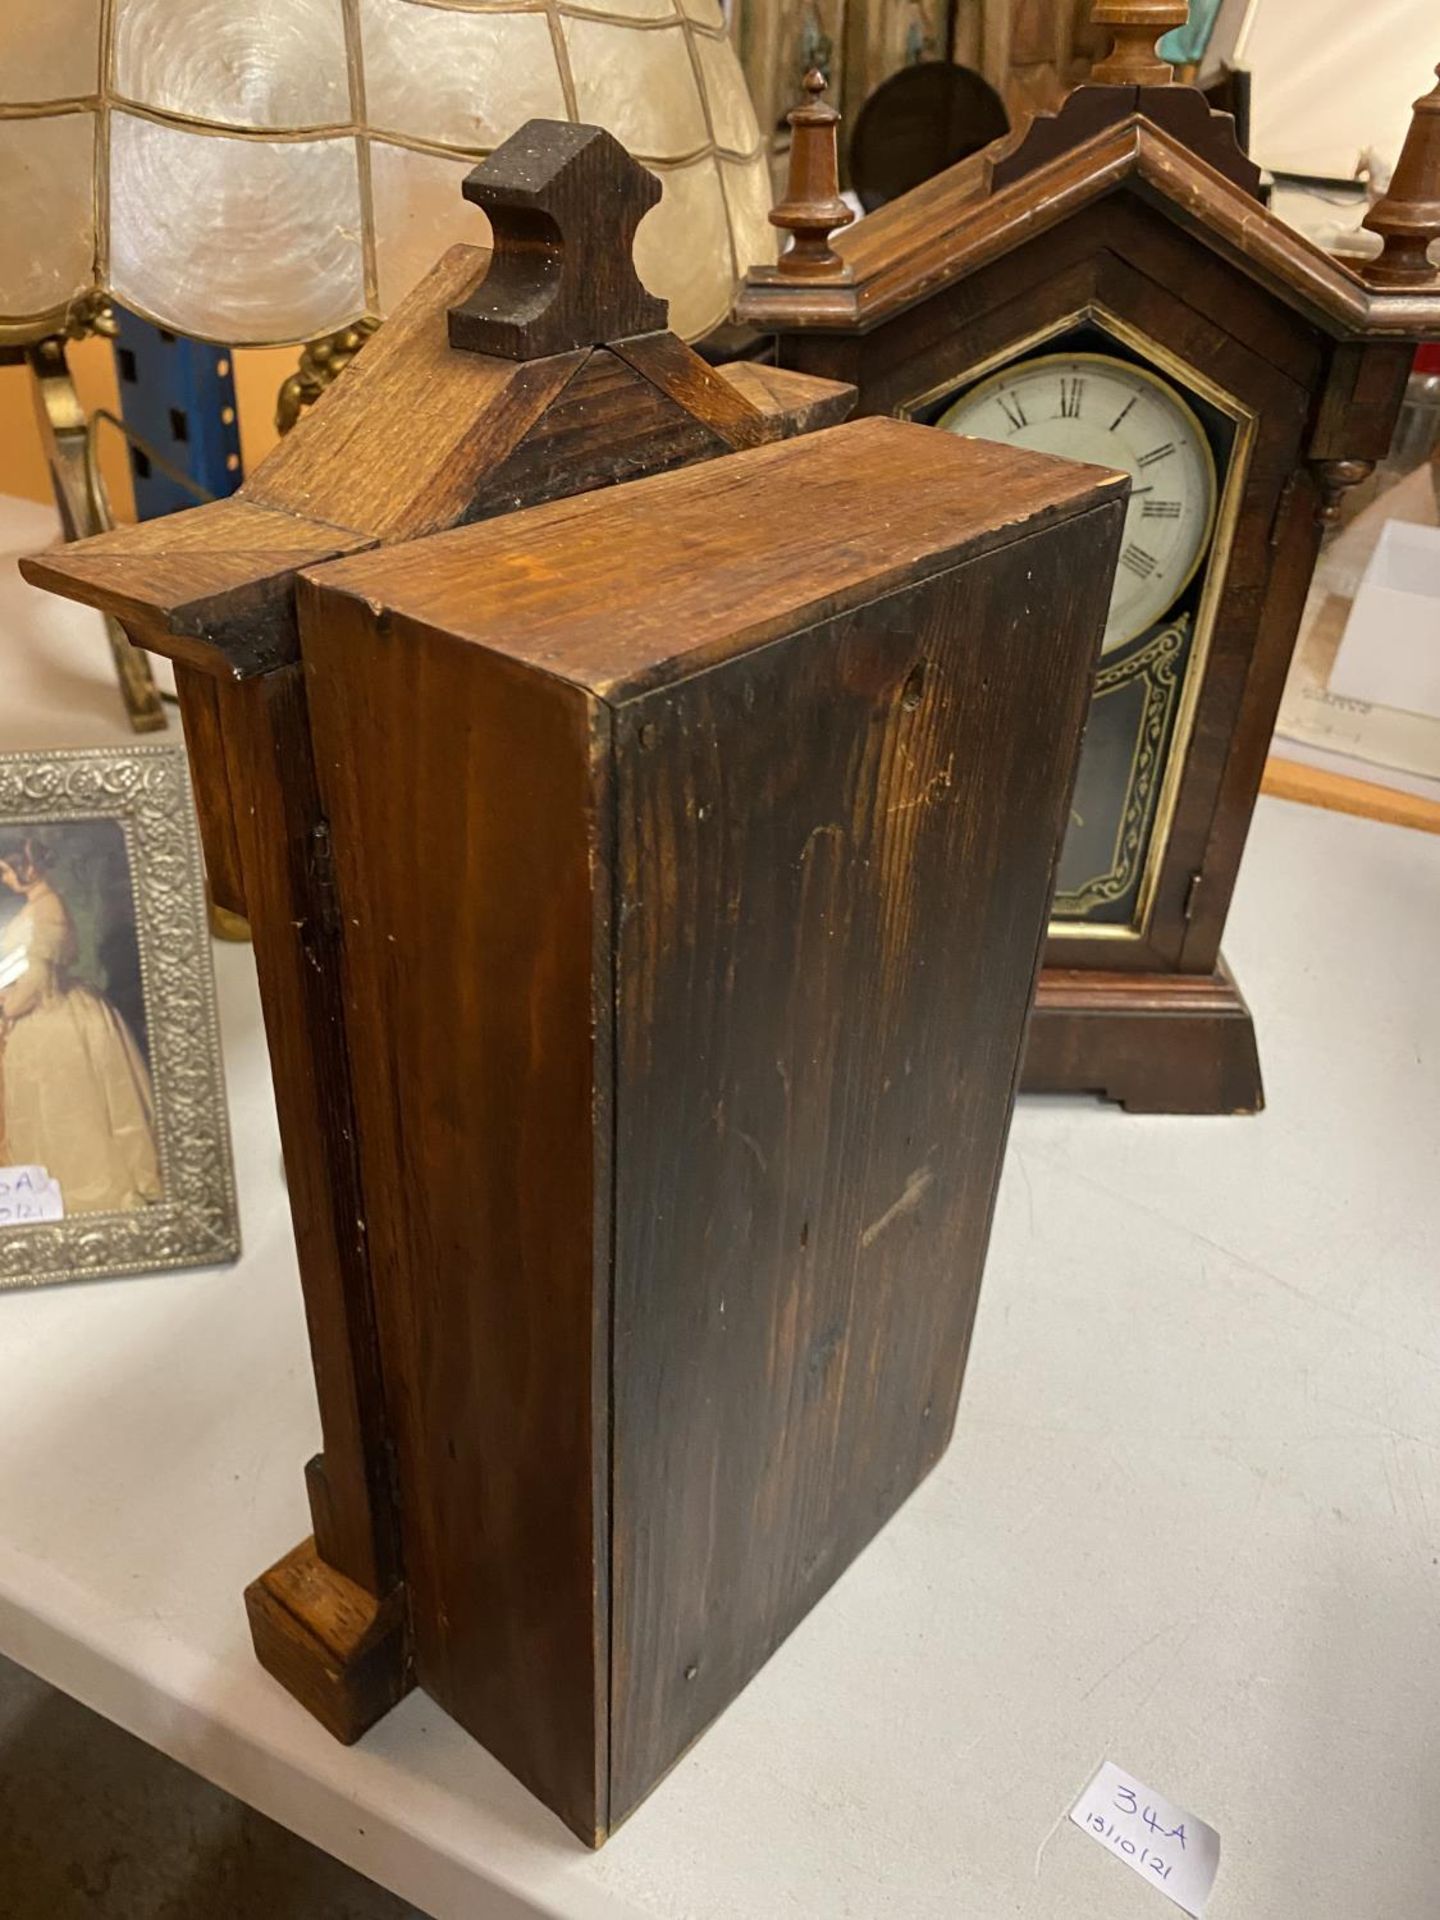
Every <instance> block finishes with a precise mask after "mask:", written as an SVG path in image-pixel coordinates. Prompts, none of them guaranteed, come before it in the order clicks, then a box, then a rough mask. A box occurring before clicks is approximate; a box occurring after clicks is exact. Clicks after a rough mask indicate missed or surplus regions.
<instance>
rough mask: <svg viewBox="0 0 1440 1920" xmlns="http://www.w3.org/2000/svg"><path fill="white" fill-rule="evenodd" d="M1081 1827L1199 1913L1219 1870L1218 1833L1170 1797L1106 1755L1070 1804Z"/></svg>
mask: <svg viewBox="0 0 1440 1920" xmlns="http://www.w3.org/2000/svg"><path fill="white" fill-rule="evenodd" d="M1070 1818H1071V1819H1072V1820H1073V1821H1074V1822H1075V1824H1076V1826H1077V1827H1079V1828H1080V1830H1081V1832H1082V1833H1088V1834H1089V1835H1090V1837H1091V1839H1092V1840H1098V1841H1099V1842H1100V1844H1101V1846H1102V1847H1106V1848H1108V1849H1109V1851H1110V1852H1111V1853H1113V1854H1114V1855H1115V1858H1116V1859H1117V1860H1122V1861H1123V1862H1124V1863H1125V1865H1126V1866H1127V1867H1129V1868H1130V1869H1131V1870H1132V1871H1133V1872H1135V1873H1138V1874H1139V1875H1140V1877H1141V1879H1142V1880H1148V1881H1149V1882H1150V1884H1151V1885H1152V1886H1153V1887H1154V1888H1155V1889H1156V1891H1157V1892H1159V1893H1163V1894H1164V1895H1165V1896H1166V1898H1167V1899H1169V1900H1173V1901H1174V1902H1175V1905H1176V1906H1177V1907H1180V1908H1182V1909H1183V1910H1184V1912H1186V1913H1188V1914H1192V1915H1194V1916H1195V1920H1199V1916H1200V1915H1201V1914H1203V1913H1204V1911H1205V1902H1206V1901H1207V1900H1208V1899H1209V1898H1210V1890H1211V1888H1212V1887H1213V1886H1214V1885H1215V1875H1216V1874H1217V1873H1218V1872H1219V1870H1220V1836H1219V1834H1218V1833H1217V1832H1216V1831H1215V1829H1214V1828H1213V1827H1209V1826H1207V1825H1206V1824H1205V1822H1204V1821H1203V1820H1197V1819H1196V1818H1195V1816H1194V1814H1193V1813H1186V1811H1185V1809H1184V1808H1183V1807H1177V1806H1176V1805H1175V1803H1174V1801H1173V1800H1167V1799H1165V1797H1164V1796H1163V1794H1158V1793H1156V1792H1155V1790H1154V1788H1153V1787H1146V1786H1142V1785H1141V1783H1140V1782H1139V1781H1138V1780H1137V1779H1136V1778H1135V1776H1134V1775H1133V1774H1130V1773H1126V1772H1125V1770H1124V1769H1123V1768H1122V1767H1117V1766H1116V1765H1115V1762H1114V1761H1113V1760H1107V1761H1106V1762H1105V1764H1104V1765H1103V1766H1102V1767H1101V1769H1100V1771H1099V1772H1098V1773H1097V1774H1096V1776H1095V1778H1094V1779H1093V1780H1092V1781H1091V1782H1090V1784H1089V1786H1088V1787H1087V1788H1086V1789H1085V1791H1084V1793H1082V1794H1081V1796H1080V1798H1079V1799H1078V1800H1077V1801H1076V1802H1075V1805H1074V1806H1073V1807H1072V1808H1071V1809H1070Z"/></svg>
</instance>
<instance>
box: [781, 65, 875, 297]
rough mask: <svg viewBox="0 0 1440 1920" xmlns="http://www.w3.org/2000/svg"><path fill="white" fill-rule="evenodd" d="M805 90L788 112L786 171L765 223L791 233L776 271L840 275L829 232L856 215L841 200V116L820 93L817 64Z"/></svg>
mask: <svg viewBox="0 0 1440 1920" xmlns="http://www.w3.org/2000/svg"><path fill="white" fill-rule="evenodd" d="M805 91H806V93H807V94H808V96H809V98H808V100H806V101H803V102H802V103H801V104H800V105H799V106H798V107H795V108H793V109H792V110H791V113H790V127H791V140H790V174H789V178H788V179H787V181H786V183H785V198H784V199H783V200H781V201H780V202H779V203H778V204H777V205H776V207H775V208H774V209H773V211H772V212H771V215H770V224H771V225H772V226H775V227H779V228H780V230H781V232H782V233H789V234H790V236H791V240H790V245H789V246H788V247H787V248H786V250H785V252H784V253H783V254H781V256H780V272H781V273H782V274H786V275H794V276H795V277H796V278H798V279H805V280H816V279H825V278H833V277H838V276H839V275H841V274H843V273H844V271H845V263H844V261H843V260H842V259H841V258H840V256H839V254H838V253H836V251H835V249H834V248H833V247H832V246H831V245H830V236H831V234H832V233H834V232H836V231H837V229H839V228H840V227H848V226H849V224H850V222H851V221H852V220H853V219H854V218H855V214H854V210H853V209H852V208H850V207H847V206H846V204H845V202H844V201H843V200H842V199H841V198H840V144H839V140H838V137H837V134H836V129H837V128H838V126H839V125H840V115H839V114H838V113H837V112H836V110H835V108H834V107H832V106H831V105H830V104H829V102H828V101H827V100H826V99H825V97H824V95H825V76H824V74H823V73H821V71H820V69H819V68H818V67H812V68H811V70H810V72H809V73H807V74H806V76H805Z"/></svg>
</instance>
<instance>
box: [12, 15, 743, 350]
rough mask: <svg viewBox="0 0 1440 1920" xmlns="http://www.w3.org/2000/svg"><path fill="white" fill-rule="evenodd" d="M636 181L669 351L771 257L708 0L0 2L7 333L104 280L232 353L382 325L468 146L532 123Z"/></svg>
mask: <svg viewBox="0 0 1440 1920" xmlns="http://www.w3.org/2000/svg"><path fill="white" fill-rule="evenodd" d="M536 117H540V118H546V119H552V120H574V121H586V122H589V123H591V124H594V125H599V126H603V127H605V128H606V129H607V130H608V131H609V132H610V133H612V134H614V135H615V137H616V138H617V139H618V140H619V141H620V142H621V143H622V144H623V145H624V146H626V147H627V148H629V150H630V151H631V153H632V154H634V155H635V156H636V157H637V158H638V159H640V160H642V161H643V162H644V164H645V165H646V166H647V167H648V168H650V169H651V170H652V171H653V172H654V173H656V174H657V175H658V176H659V177H660V179H661V181H662V183H663V186H664V197H663V199H662V201H661V204H660V205H659V206H658V207H657V208H656V209H655V211H654V212H653V213H652V214H650V215H649V216H648V218H647V219H646V220H645V222H644V224H643V225H642V227H641V230H640V233H639V235H638V238H637V243H636V264H637V266H638V267H639V270H640V273H641V275H642V276H643V278H644V279H645V281H646V283H647V285H649V287H650V288H651V290H652V291H653V292H655V293H656V294H658V295H659V296H660V297H661V298H663V299H666V300H668V301H669V303H670V318H671V325H672V327H673V328H674V329H675V331H676V332H678V333H681V334H683V335H685V336H687V337H689V338H694V337H697V336H698V335H700V334H702V333H705V332H707V331H708V330H709V329H710V328H711V327H713V326H715V325H717V324H718V323H719V322H720V321H721V320H723V319H724V318H725V316H726V314H727V313H728V311H729V308H730V303H731V299H732V295H733V291H734V286H735V283H736V281H737V280H738V278H739V274H740V272H742V271H743V270H744V268H745V267H746V266H747V265H748V264H749V263H750V262H751V261H752V260H756V259H760V258H762V257H771V258H773V239H774V236H773V230H772V229H771V228H770V227H769V225H768V224H767V219H766V216H767V214H768V212H769V205H770V183H769V176H768V173H767V169H766V164H765V159H764V155H763V153H762V150H761V142H760V134H759V129H758V127H757V124H756V120H755V114H754V110H753V108H752V107H751V104H750V98H749V95H748V93H747V91H746V87H745V81H744V78H743V76H742V74H741V71H740V67H739V63H738V62H737V60H736V58H735V55H734V53H733V52H732V50H731V47H730V44H729V41H728V40H727V38H726V35H725V27H724V21H723V18H722V15H721V12H720V6H719V0H603V5H599V4H597V5H589V4H585V0H563V4H562V0H539V4H531V5H528V6H526V7H525V9H524V10H523V11H522V10H519V9H518V8H517V9H516V10H514V11H507V10H505V9H503V8H496V7H492V6H488V5H487V6H485V7H483V8H482V7H479V6H476V5H457V4H451V0H244V4H243V5H239V6H237V5H236V4H235V3H234V0H108V4H107V3H106V0H44V4H43V5H38V4H12V5H11V6H8V7H5V8H3V9H0V234H3V236H4V240H3V244H0V344H4V343H8V344H11V345H15V344H18V343H22V342H25V341H28V340H33V339H38V338H41V337H43V336H44V335H46V334H53V333H56V332H60V331H62V330H63V329H64V326H65V323H66V319H67V316H69V315H70V314H72V313H73V312H74V311H75V310H76V308H77V307H78V306H80V305H82V304H83V303H84V302H85V301H86V299H87V297H89V296H93V295H96V294H108V295H111V296H113V297H114V298H115V299H116V300H118V301H120V302H121V303H122V304H123V305H124V306H126V307H129V308H130V309H131V310H132V311H134V312H136V313H140V314H143V315H145V316H146V317H147V318H149V319H151V320H153V321H155V322H157V323H158V324H159V325H161V326H164V327H169V328H171V329H173V330H174V331H175V332H177V333H186V334H190V335H193V336H195V337H196V338H199V339H208V340H215V341H220V342H223V343H225V344H227V345H235V346H248V345H280V344H285V343H289V342H298V341H304V340H312V339H315V338H316V337H317V336H319V335H321V334H326V333H330V332H333V331H335V330H336V329H338V328H341V327H344V326H348V325H349V324H350V323H351V322H352V321H354V320H356V319H358V318H359V317H360V316H362V315H366V314H370V315H377V316H380V315H384V314H385V313H387V312H389V310H390V309H391V308H392V307H394V305H395V304H396V303H397V301H398V300H399V299H400V298H401V297H402V296H403V295H404V294H405V293H407V292H408V291H409V289H410V288H411V286H413V285H414V283H415V282H416V281H417V280H418V279H419V278H420V275H421V274H422V273H423V272H424V271H425V270H426V269H427V268H428V267H429V266H430V264H431V262H432V261H433V260H434V259H435V257H436V256H437V254H439V253H440V252H441V251H442V250H443V249H444V248H445V247H446V246H447V245H448V244H450V243H451V242H452V241H455V240H467V241H471V242H476V241H479V242H481V243H483V242H484V240H485V238H486V235H485V232H484V221H483V217H482V216H481V215H480V214H479V213H478V212H477V211H476V210H475V209H474V208H473V207H470V206H467V204H466V203H465V201H464V200H463V199H462V198H461V194H460V184H461V181H462V180H463V179H464V177H465V175H466V174H467V173H468V172H469V170H470V168H471V167H472V166H473V165H474V163H475V160H476V159H477V158H480V157H483V156H484V155H486V154H488V153H490V152H491V151H492V150H493V149H494V148H495V147H496V146H498V145H499V144H500V143H501V142H502V141H504V140H505V139H507V138H508V137H509V135H510V134H511V133H513V132H514V131H515V130H516V128H517V127H519V126H520V125H522V124H523V123H524V122H525V121H527V120H529V119H532V118H536Z"/></svg>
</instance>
